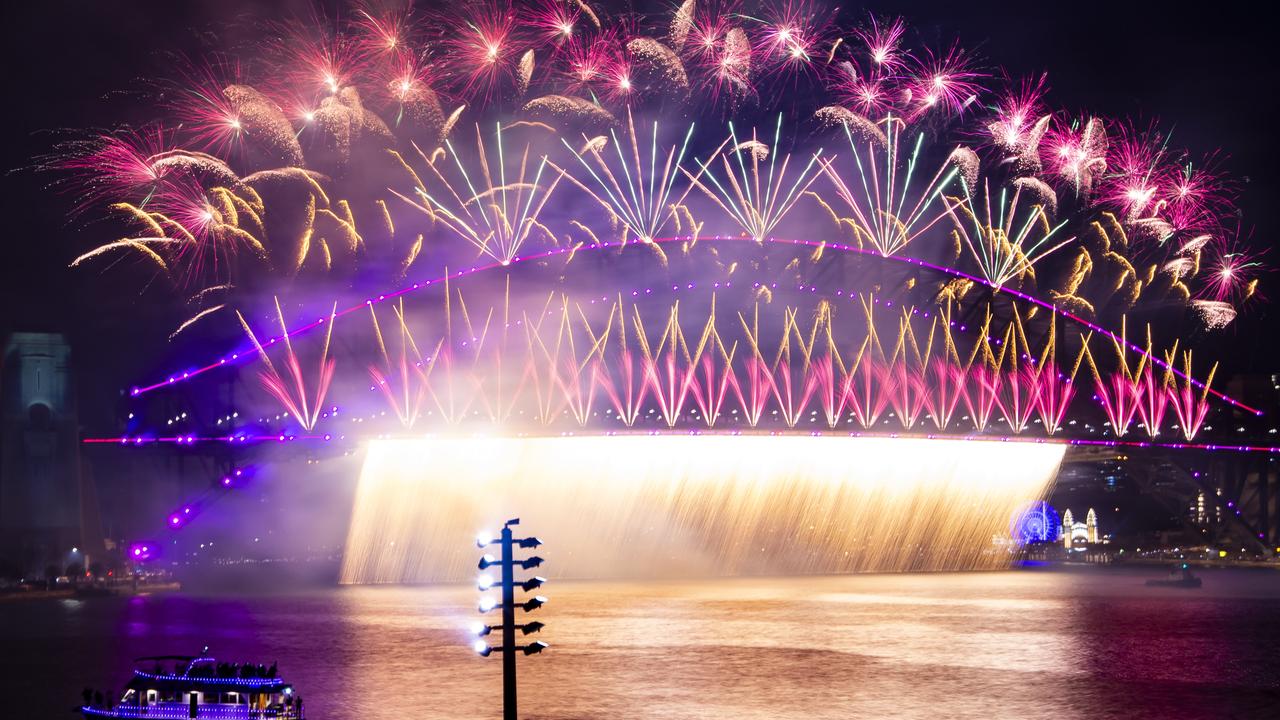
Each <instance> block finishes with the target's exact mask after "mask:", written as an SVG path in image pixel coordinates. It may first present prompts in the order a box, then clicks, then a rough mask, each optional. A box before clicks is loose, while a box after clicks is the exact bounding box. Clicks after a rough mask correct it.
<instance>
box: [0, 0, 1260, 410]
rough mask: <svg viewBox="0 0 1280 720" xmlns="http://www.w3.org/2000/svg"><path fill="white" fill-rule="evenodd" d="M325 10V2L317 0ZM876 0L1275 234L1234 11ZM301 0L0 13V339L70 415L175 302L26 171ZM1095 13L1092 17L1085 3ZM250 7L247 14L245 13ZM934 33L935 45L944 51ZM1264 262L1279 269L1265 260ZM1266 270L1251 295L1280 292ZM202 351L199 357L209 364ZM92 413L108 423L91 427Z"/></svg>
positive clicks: (1253, 36)
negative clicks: (1040, 81)
mask: <svg viewBox="0 0 1280 720" xmlns="http://www.w3.org/2000/svg"><path fill="white" fill-rule="evenodd" d="M325 5H326V6H327V5H329V3H325ZM1089 6H1090V5H1089V4H1081V3H1057V4H1051V3H1019V4H1014V3H1006V2H978V1H972V0H970V1H968V2H963V3H958V2H936V1H933V0H930V1H928V2H911V3H885V2H875V3H871V4H869V5H866V6H861V7H858V8H856V9H855V8H853V7H846V9H845V11H844V13H843V14H842V17H844V18H846V20H845V21H844V22H843V23H842V24H845V25H848V24H849V23H848V20H847V18H850V17H860V16H863V13H864V11H865V10H871V11H874V12H876V13H879V14H901V15H903V16H904V17H905V18H906V19H907V21H908V24H909V25H910V26H911V27H912V28H913V29H914V32H916V33H917V34H918V35H919V36H921V37H922V38H923V39H924V40H926V41H928V42H929V43H930V44H934V45H937V44H945V43H946V42H949V40H950V39H951V38H957V39H959V41H960V42H961V44H962V45H963V46H965V47H966V48H970V49H972V50H975V51H976V52H977V53H978V55H979V56H980V57H982V58H983V59H984V61H985V63H984V64H985V65H986V66H987V67H988V68H989V69H995V68H1000V67H1003V68H1005V69H1006V71H1007V72H1008V73H1010V74H1011V75H1014V76H1026V75H1034V74H1039V73H1040V72H1044V71H1048V73H1049V83H1050V87H1051V93H1050V95H1049V102H1050V105H1051V106H1055V107H1064V108H1073V109H1078V110H1079V111H1080V112H1087V111H1093V112H1097V113H1099V114H1102V115H1106V116H1112V117H1114V116H1125V117H1129V118H1132V119H1134V120H1135V121H1137V122H1138V123H1139V124H1142V125H1145V124H1146V122H1147V121H1149V120H1159V121H1160V127H1162V128H1164V129H1166V130H1168V129H1172V131H1173V139H1174V144H1175V145H1177V146H1181V147H1186V148H1188V149H1189V150H1191V151H1192V152H1193V154H1195V155H1199V154H1202V153H1207V152H1212V151H1215V150H1216V151H1220V152H1221V153H1222V154H1223V155H1224V156H1225V161H1224V163H1223V167H1224V169H1225V170H1226V171H1227V172H1228V173H1230V174H1231V175H1233V176H1234V177H1235V179H1237V180H1238V181H1240V182H1241V183H1242V192H1241V195H1240V199H1239V204H1240V207H1241V208H1242V211H1243V214H1244V218H1245V223H1244V226H1245V227H1246V228H1252V229H1253V230H1252V231H1253V236H1254V244H1255V246H1257V247H1267V246H1269V245H1270V244H1271V238H1272V237H1274V236H1275V234H1276V232H1277V231H1278V230H1280V223H1277V222H1276V220H1275V215H1274V214H1272V213H1271V210H1273V209H1274V208H1273V206H1272V205H1271V203H1272V202H1274V200H1273V198H1274V197H1275V191H1276V168H1277V167H1278V166H1280V165H1278V161H1280V157H1277V155H1278V153H1280V147H1278V145H1277V142H1276V137H1275V131H1274V127H1275V118H1276V117H1277V112H1276V110H1277V107H1276V106H1277V96H1276V93H1275V92H1274V88H1275V77H1276V76H1277V70H1278V69H1280V68H1277V63H1276V60H1275V58H1276V56H1275V55H1273V54H1272V53H1273V52H1275V50H1274V44H1275V40H1274V37H1273V36H1272V33H1271V30H1270V25H1269V23H1266V22H1264V21H1263V20H1262V19H1261V18H1260V17H1259V16H1258V14H1257V12H1256V9H1255V8H1256V6H1255V5H1252V4H1247V3H1240V4H1231V3H1224V2H1216V3H1205V4H1200V5H1197V6H1195V8H1196V9H1194V10H1188V11H1178V10H1173V9H1170V8H1172V7H1174V6H1172V5H1169V6H1153V5H1150V4H1142V5H1141V6H1140V5H1139V4H1137V3H1132V4H1124V3H1109V4H1107V5H1106V6H1105V7H1106V11H1105V12H1103V11H1089V10H1085V9H1084V8H1087V7H1089ZM306 7H307V5H306V4H304V3H298V2H278V3H277V2H272V3H266V2H262V3H254V2H250V1H248V0H190V1H187V2H181V1H175V0H129V1H127V2H126V1H124V0H105V1H101V0H96V1H92V2H90V1H88V0H75V1H72V0H39V1H36V2H31V1H28V2H21V3H9V4H7V5H6V12H5V22H4V33H5V36H6V37H5V42H4V44H3V53H4V61H3V67H4V68H5V70H6V73H5V83H4V90H5V95H6V100H7V102H6V106H7V107H6V112H5V114H4V122H5V124H6V127H5V133H4V137H5V142H4V144H3V147H2V148H0V153H3V155H2V157H0V168H4V169H6V170H11V172H9V173H7V174H5V175H3V176H0V182H2V183H3V189H2V191H0V198H3V208H4V219H5V225H4V250H5V253H4V256H3V258H4V259H3V261H2V262H0V272H3V278H2V279H0V293H3V308H4V311H3V313H0V335H3V334H7V333H8V332H10V331H13V330H36V331H58V332H64V333H66V334H67V335H68V336H69V337H70V338H71V340H72V343H73V349H74V352H75V353H76V358H77V364H78V373H79V376H80V382H81V387H82V404H83V405H84V406H83V407H82V415H87V416H89V417H86V418H85V419H86V420H89V421H90V422H92V420H90V418H97V419H98V420H99V421H101V420H106V419H107V418H109V416H110V414H111V407H112V406H113V405H114V402H115V401H114V399H113V398H114V397H115V393H117V392H118V391H119V390H120V388H123V387H127V386H128V385H129V384H130V383H132V382H134V381H136V380H138V379H140V377H142V376H151V375H154V374H156V373H158V372H163V371H164V369H167V368H169V367H172V366H173V365H174V364H175V361H174V357H173V356H174V355H175V354H182V350H181V349H180V348H172V347H169V346H168V344H167V342H166V340H165V337H166V335H167V334H168V332H169V329H171V328H172V327H173V326H174V325H175V324H176V323H174V322H173V317H175V316H176V314H175V313H174V308H171V307H168V306H167V305H166V303H167V302H170V301H167V300H166V296H165V295H164V294H163V293H159V292H142V293H139V291H138V289H137V287H138V286H137V284H136V283H131V282H125V281H122V279H121V276H119V275H116V274H113V273H111V272H107V273H105V274H102V272H101V271H100V270H99V269H98V268H93V269H87V270H85V269H80V270H69V269H67V267H66V266H67V263H68V262H69V261H70V259H71V258H73V257H74V256H75V255H77V254H78V253H79V252H83V251H84V250H85V249H86V248H88V247H91V246H92V245H94V244H96V242H100V241H102V240H104V239H108V238H109V237H110V235H109V234H108V233H109V231H110V228H108V227H106V226H104V225H95V224H93V223H92V222H88V221H89V220H91V218H85V219H82V220H78V221H69V220H68V211H69V209H70V208H71V206H72V202H71V201H70V199H68V198H66V197H61V196H59V195H57V194H56V193H53V192H50V191H49V190H48V189H47V185H48V184H49V183H50V182H51V181H52V180H53V179H54V177H53V176H51V175H48V174H41V173H35V172H32V171H31V170H30V169H29V168H30V166H31V165H32V164H33V158H34V157H35V156H38V155H40V154H42V153H47V152H49V151H50V150H51V149H52V147H53V145H54V143H55V142H56V141H57V140H58V139H59V138H60V137H64V135H62V134H60V132H59V131H60V130H61V129H66V128H86V127H110V126H113V125H115V124H118V123H119V122H121V121H129V120H143V119H146V118H142V117H131V116H130V112H133V111H132V110H131V108H132V107H133V106H134V105H135V104H136V101H137V98H138V95H137V94H136V91H138V90H139V89H140V88H142V86H143V83H142V82H141V79H142V78H149V77H166V76H172V75H173V73H172V71H171V70H170V69H168V68H169V65H170V59H171V58H172V56H173V54H174V53H188V54H191V55H193V56H200V55H203V54H204V50H203V49H202V48H203V47H206V46H202V45H201V43H200V41H199V38H201V37H204V38H206V39H207V38H209V37H210V35H209V34H208V33H209V32H210V31H215V32H217V33H218V35H219V37H220V40H221V41H222V42H221V43H217V44H225V42H226V41H227V40H228V39H234V35H235V33H228V32H226V31H225V28H226V26H227V21H229V20H235V19H236V18H239V23H240V27H246V26H249V27H251V26H252V21H251V20H246V19H245V18H246V17H249V18H252V17H255V16H256V17H262V16H263V13H265V12H268V10H267V8H271V11H272V12H283V10H282V9H284V8H288V9H290V10H292V11H295V12H303V11H304V10H305V8H306ZM1093 7H1098V5H1096V4H1094V5H1093ZM250 11H252V12H250ZM940 41H943V42H941V43H940ZM1270 260H1271V263H1272V264H1275V263H1277V262H1280V259H1278V258H1276V257H1275V256H1274V253H1273V256H1272V257H1271V258H1270ZM1278 282H1280V275H1277V274H1269V275H1267V276H1264V278H1263V280H1262V287H1261V292H1262V293H1264V294H1265V295H1270V296H1271V297H1272V298H1280V289H1278V288H1277V287H1276V284H1277V283H1278ZM1274 318H1275V315H1274V313H1273V312H1272V311H1270V310H1268V309H1267V308H1266V306H1265V303H1257V302H1255V304H1254V305H1253V306H1252V307H1251V308H1250V309H1249V311H1248V312H1247V313H1246V314H1244V315H1243V316H1242V317H1241V318H1240V319H1239V320H1237V322H1236V323H1235V324H1234V325H1233V326H1232V328H1231V329H1228V331H1226V332H1225V333H1224V334H1223V337H1224V339H1225V340H1226V343H1227V344H1228V345H1230V346H1231V347H1232V348H1233V349H1234V350H1236V352H1232V353H1227V352H1224V353H1223V356H1224V359H1230V360H1231V361H1232V364H1233V366H1234V367H1235V368H1237V369H1244V370H1250V371H1255V372H1261V371H1269V370H1276V369H1280V362H1277V360H1276V359H1275V353H1274V352H1273V350H1275V349H1276V348H1278V347H1280V342H1278V341H1277V340H1275V339H1273V336H1274V335H1275V333H1274V332H1273V331H1274V330H1275V329H1276V328H1275V327H1274ZM214 352H216V350H210V351H207V352H204V353H201V355H203V356H206V357H207V356H210V355H212V354H214ZM104 415H105V417H104Z"/></svg>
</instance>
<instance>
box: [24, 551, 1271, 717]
mask: <svg viewBox="0 0 1280 720" xmlns="http://www.w3.org/2000/svg"><path fill="white" fill-rule="evenodd" d="M1205 579H1206V592H1204V593H1187V592H1176V591H1175V592H1170V591H1161V592H1157V591H1156V590H1154V589H1148V588H1145V587H1143V586H1142V577H1141V576H1138V575H1134V574H1131V573H1127V572H1123V571H1114V570H1112V571H1105V572H1093V573H1088V572H1086V573H1057V572H1012V573H1008V572H1006V573H973V574H959V575H955V574H952V575H877V576H851V577H849V576H846V577H834V576H833V577H805V578H781V579H776V578H775V579H770V578H751V579H734V580H716V581H706V582H665V583H619V582H583V583H567V582H559V583H554V585H553V586H550V587H549V588H548V595H550V596H551V603H550V605H548V606H547V607H546V608H545V609H544V610H545V614H544V615H543V616H542V617H540V618H539V619H541V620H543V621H544V622H547V623H548V628H547V631H546V633H545V638H544V639H545V640H547V641H548V642H550V643H551V644H552V650H551V651H550V652H548V653H546V654H544V655H542V656H539V657H537V658H530V659H528V661H526V662H524V663H523V665H522V667H521V682H522V683H523V685H522V694H521V696H522V705H523V707H524V708H525V709H526V713H527V716H528V717H537V718H597V717H605V716H621V717H629V718H727V717H733V718H762V719H763V718H770V719H775V718H797V719H798V718H815V717H816V718H848V717H906V718H929V719H930V720H936V719H937V718H940V717H945V718H982V719H983V720H988V719H989V718H992V717H1027V718H1041V717H1043V718H1050V717H1054V718H1058V717H1061V713H1062V711H1063V708H1064V707H1069V708H1070V709H1071V712H1072V714H1079V715H1083V716H1086V717H1133V718H1165V717H1228V716H1234V717H1255V716H1257V717H1266V716H1268V715H1267V714H1266V713H1267V711H1269V710H1270V709H1274V708H1276V707H1280V679H1277V677H1276V676H1275V673H1274V670H1275V668H1276V667H1280V627H1278V626H1277V624H1276V623H1274V622H1273V621H1272V618H1274V617H1275V613H1276V611H1277V610H1280V576H1276V575H1274V574H1270V573H1261V574H1260V573H1244V572H1206V573H1205ZM475 596H476V593H475V591H474V590H473V589H472V588H471V587H469V586H467V587H463V586H449V587H421V588H406V587H347V588H335V589H330V590H323V591H315V592H310V593H300V594H295V595H290V596H287V597H286V596H261V597H190V596H183V595H156V596H152V597H147V598H142V599H128V600H126V599H110V598H104V599H93V600H86V601H84V602H82V603H81V604H80V605H79V607H78V609H75V610H72V609H70V608H69V607H67V606H66V605H64V604H62V603H57V602H48V603H45V602H28V603H10V604H8V605H7V606H6V607H5V608H4V609H5V612H4V613H3V615H2V617H0V641H3V643H4V647H5V649H6V652H5V653H3V654H2V656H0V663H2V664H3V667H0V670H3V672H0V677H2V678H3V680H2V681H0V682H3V683H4V687H3V690H4V692H5V697H7V698H10V699H11V701H10V702H11V707H10V708H9V709H10V710H12V711H13V712H14V713H15V715H14V717H45V716H49V715H50V712H51V709H55V710H57V711H58V713H55V715H56V714H60V712H61V709H62V708H66V707H69V706H70V705H71V704H72V703H74V702H75V700H76V699H77V698H78V695H79V691H80V689H81V688H82V687H84V686H85V685H92V686H95V687H108V686H111V687H119V685H120V684H121V682H122V680H123V676H122V673H123V672H124V670H125V668H126V667H127V661H128V660H129V659H130V658H132V657H136V656H139V655H146V654H164V653H190V652H195V651H198V650H199V649H200V648H201V647H203V646H204V645H209V646H210V647H211V649H212V650H213V651H214V652H215V653H218V654H220V655H222V656H225V657H228V659H243V660H253V661H255V662H265V663H270V662H272V661H279V663H280V667H281V670H282V671H283V672H284V674H285V676H286V677H287V678H288V679H289V680H290V681H291V682H293V683H294V684H295V685H296V686H297V687H298V688H299V690H300V691H301V693H302V694H303V696H304V697H305V698H306V701H307V705H308V708H309V709H310V710H311V712H312V713H313V714H314V717H316V718H317V719H319V720H325V719H326V718H332V719H337V720H341V719H345V718H362V719H364V718H372V719H375V720H376V719H379V718H386V719H387V720H391V719H393V718H394V719H396V720H398V719H399V718H403V717H414V718H461V717H476V718H491V717H497V716H498V715H499V711H500V697H499V693H500V677H499V673H500V663H498V662H496V661H494V660H492V659H489V660H485V659H481V658H478V657H476V656H475V655H473V654H472V653H470V652H469V650H468V649H467V638H466V637H465V633H464V630H463V628H465V626H466V624H467V623H468V622H470V621H471V620H473V619H474V617H475V615H474V601H475ZM540 612H542V611H540ZM12 703H16V704H12Z"/></svg>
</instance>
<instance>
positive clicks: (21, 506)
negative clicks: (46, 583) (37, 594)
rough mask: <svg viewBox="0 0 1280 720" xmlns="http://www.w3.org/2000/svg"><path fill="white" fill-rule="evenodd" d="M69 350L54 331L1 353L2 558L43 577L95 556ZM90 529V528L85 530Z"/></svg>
mask: <svg viewBox="0 0 1280 720" xmlns="http://www.w3.org/2000/svg"><path fill="white" fill-rule="evenodd" d="M70 360H71V348H70V346H69V345H68V344H67V341H66V339H65V338H64V337H63V336H62V335H59V334H51V333H14V334H13V335H12V336H10V337H9V339H8V342H7V343H6V344H5V348H4V355H3V356H2V357H0V563H2V564H3V566H4V569H5V570H7V571H8V572H9V573H15V572H16V573H18V574H23V575H26V576H32V575H40V574H43V571H44V569H45V568H46V567H57V568H60V569H65V568H66V567H67V566H69V565H73V564H83V563H84V559H85V554H86V553H97V552H99V551H100V546H101V542H102V541H101V533H100V532H97V527H96V525H97V517H96V512H93V513H88V515H90V516H91V517H90V520H91V522H86V515H87V513H86V512H85V511H86V509H94V505H95V504H94V503H93V502H91V501H90V502H87V503H86V497H85V496H86V490H87V491H88V495H89V499H90V500H92V488H86V487H85V486H84V482H83V476H82V473H81V468H80V432H79V419H78V417H77V413H76V401H75V389H74V385H73V378H72V375H71V366H70ZM86 526H88V529H89V530H90V531H89V532H86Z"/></svg>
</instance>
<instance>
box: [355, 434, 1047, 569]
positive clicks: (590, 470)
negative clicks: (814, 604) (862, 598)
mask: <svg viewBox="0 0 1280 720" xmlns="http://www.w3.org/2000/svg"><path fill="white" fill-rule="evenodd" d="M1065 447H1066V446H1064V445H1058V444H1048V443H1045V444H1038V443H1001V442H989V441H972V440H939V439H931V440H929V439H917V438H852V437H850V438H846V437H812V436H801V435H784V436H772V437H761V436H736V435H720V436H687V435H662V436H647V435H631V436H583V437H573V436H569V437H543V438H511V437H428V438H423V439H415V440H380V441H375V442H373V443H372V444H371V445H370V446H369V449H368V454H367V456H366V459H365V463H364V467H363V469H362V472H361V477H360V481H359V486H358V488H357V491H356V499H355V508H354V511H353V514H352V519H351V526H350V529H349V532H348V538H347V545H346V551H345V553H344V556H343V562H342V569H341V573H340V581H341V582H342V583H344V584H365V583H412V582H437V581H461V580H469V579H471V578H472V576H473V575H474V574H475V556H476V551H475V548H474V544H473V539H474V537H475V535H476V532H477V531H479V530H483V529H486V528H487V529H490V530H493V529H496V528H497V527H498V525H500V523H501V522H502V521H503V520H505V519H506V518H508V517H521V518H523V519H524V525H523V526H522V527H524V529H525V531H526V532H528V533H530V534H536V535H538V536H539V537H540V538H542V539H543V541H544V542H546V543H547V545H548V548H549V551H548V553H546V555H547V557H549V558H550V559H551V562H550V564H549V567H548V569H547V570H548V572H544V573H543V574H554V575H555V576H556V577H560V578H568V577H574V578H604V577H688V576H708V575H762V574H805V573H842V572H888V571H939V570H995V569H1002V568H1005V567H1008V566H1009V563H1010V562H1011V560H1012V559H1013V557H1014V556H1013V555H1012V554H1011V553H1010V552H1009V550H1008V548H1007V547H1002V546H998V545H996V544H994V543H993V539H994V538H996V537H1000V536H1003V535H1007V526H1008V522H1009V517H1010V516H1011V514H1012V513H1013V512H1014V511H1015V510H1016V509H1017V508H1018V507H1019V506H1020V505H1021V504H1023V503H1025V502H1026V501H1029V500H1035V499H1039V498H1041V497H1043V495H1044V494H1045V492H1046V491H1047V489H1048V486H1049V484H1050V482H1051V481H1052V479H1053V477H1054V476H1055V474H1056V471H1057V468H1058V465H1059V463H1060V462H1061V460H1062V457H1063V454H1064V452H1065ZM550 548H554V551H551V550H550Z"/></svg>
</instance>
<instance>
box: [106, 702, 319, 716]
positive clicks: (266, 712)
mask: <svg viewBox="0 0 1280 720" xmlns="http://www.w3.org/2000/svg"><path fill="white" fill-rule="evenodd" d="M195 710H196V714H195V715H192V714H191V706H190V705H189V704H187V703H177V702H173V703H152V704H151V705H117V706H115V707H113V708H95V707H83V708H81V711H82V712H83V713H84V715H85V716H86V717H102V718H154V719H155V720H191V718H195V720H302V715H300V714H298V710H297V708H293V707H282V708H262V709H260V708H249V707H246V706H244V705H232V704H224V703H208V704H203V705H197V706H196V708H195Z"/></svg>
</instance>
